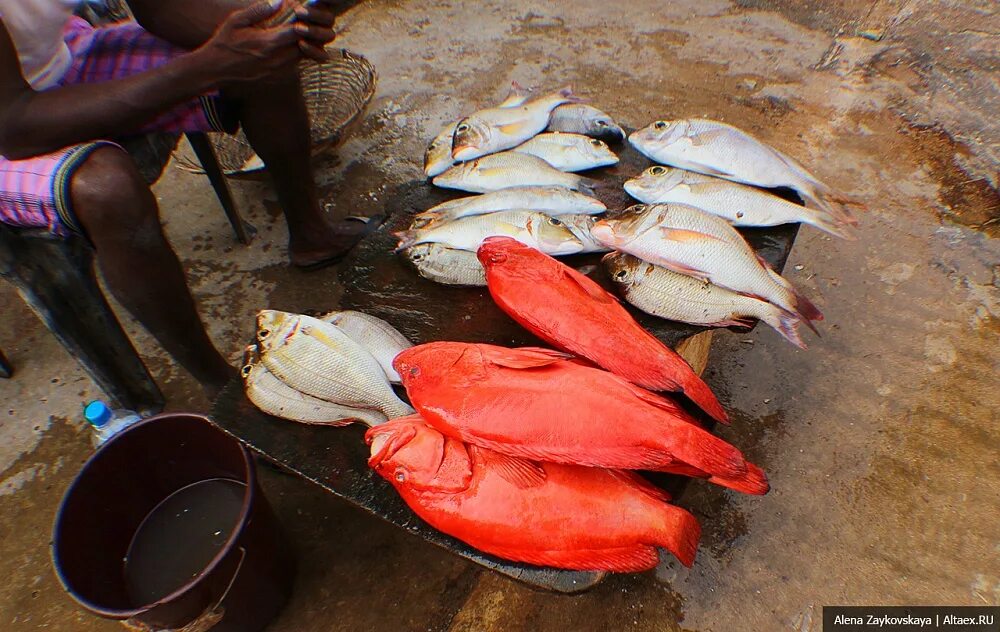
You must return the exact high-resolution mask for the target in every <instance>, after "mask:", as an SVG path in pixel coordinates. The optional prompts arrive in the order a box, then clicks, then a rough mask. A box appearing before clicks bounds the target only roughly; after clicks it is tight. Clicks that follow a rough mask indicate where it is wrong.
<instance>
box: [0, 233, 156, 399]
mask: <svg viewBox="0 0 1000 632" xmlns="http://www.w3.org/2000/svg"><path fill="white" fill-rule="evenodd" d="M3 232H4V234H3V235H0V242H2V243H0V250H4V251H5V252H4V253H3V254H4V255H5V257H6V256H12V258H11V259H8V260H7V261H5V263H6V265H5V266H0V269H2V270H3V272H4V276H6V277H7V278H8V279H10V281H11V282H13V283H14V285H15V286H16V287H17V289H18V292H19V293H20V294H21V297H22V298H23V299H24V300H25V302H26V303H27V304H28V305H29V306H30V307H31V308H32V309H33V310H34V311H35V313H36V314H38V316H39V317H40V318H41V319H42V321H43V322H44V323H45V325H46V326H47V327H48V328H49V331H51V332H52V333H53V334H54V335H55V336H56V338H58V339H59V342H61V343H62V344H63V346H64V347H66V349H67V350H68V351H69V352H70V354H71V355H72V356H73V357H74V358H76V359H77V361H79V362H80V364H81V365H82V366H83V368H84V369H86V371H87V373H89V374H90V376H91V377H92V378H93V379H94V381H95V382H96V383H97V385H98V386H99V387H100V388H101V390H103V391H104V392H105V393H106V394H107V395H108V397H109V399H110V400H111V402H112V404H113V405H114V406H116V407H123V408H129V409H132V410H135V411H138V412H142V413H153V412H158V411H160V410H162V409H163V403H164V400H163V394H162V393H161V392H160V389H159V387H157V385H156V383H155V382H154V381H153V378H152V377H151V376H150V374H149V371H148V370H147V369H146V366H145V365H144V364H143V362H142V360H141V359H140V358H139V354H138V353H136V351H135V347H133V346H132V343H131V341H130V340H129V339H128V336H127V335H126V334H125V332H124V331H123V330H122V328H121V325H120V324H119V322H118V319H117V318H116V317H115V314H114V312H113V311H111V307H110V306H109V305H108V303H107V301H106V300H105V298H104V294H103V293H102V292H101V288H100V286H99V285H98V284H97V279H96V278H95V275H94V269H93V251H92V250H91V249H90V247H89V246H88V245H87V244H86V243H85V242H84V240H82V239H78V238H71V239H67V240H62V239H52V238H51V237H46V238H40V237H34V238H31V237H22V236H17V235H14V236H11V234H10V233H8V232H7V231H3Z"/></svg>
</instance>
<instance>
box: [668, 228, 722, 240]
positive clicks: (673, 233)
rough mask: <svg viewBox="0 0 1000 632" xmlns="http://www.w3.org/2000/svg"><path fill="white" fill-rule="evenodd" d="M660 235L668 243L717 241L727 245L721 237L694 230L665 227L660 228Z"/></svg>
mask: <svg viewBox="0 0 1000 632" xmlns="http://www.w3.org/2000/svg"><path fill="white" fill-rule="evenodd" d="M660 235H662V236H663V238H664V239H669V240H670V241H676V242H679V243H693V242H699V241H705V242H707V241H719V242H722V243H729V242H727V241H726V240H725V239H722V238H721V237H716V236H715V235H709V234H708V233H702V232H698V231H696V230H687V229H684V228H668V227H666V226H661V227H660Z"/></svg>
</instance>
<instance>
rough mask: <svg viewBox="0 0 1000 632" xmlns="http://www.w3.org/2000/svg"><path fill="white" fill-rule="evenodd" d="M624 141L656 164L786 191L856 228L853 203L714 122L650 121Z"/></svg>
mask: <svg viewBox="0 0 1000 632" xmlns="http://www.w3.org/2000/svg"><path fill="white" fill-rule="evenodd" d="M629 142H630V143H632V145H633V146H634V147H635V148H636V149H638V150H639V151H640V152H642V153H643V154H645V155H646V156H648V157H649V158H650V159H651V160H655V161H656V162H659V163H662V164H666V165H671V166H673V167H680V168H681V169H687V170H689V171H697V172H699V173H704V174H708V175H711V176H716V177H719V178H725V179H726V180H732V181H734V182H742V183H744V184H752V185H756V186H761V187H772V188H773V187H789V188H792V189H794V190H795V191H796V192H797V193H799V195H801V196H802V198H803V199H805V200H806V202H807V203H810V204H812V205H814V206H815V207H817V208H820V209H823V210H825V211H826V212H827V213H829V214H830V215H832V216H833V217H834V218H836V219H837V221H839V222H841V223H844V224H849V225H852V226H856V225H857V220H856V219H855V218H854V216H853V215H852V214H851V212H850V210H849V208H848V207H849V206H861V204H860V203H859V202H857V201H855V200H852V199H850V198H848V197H846V196H844V195H841V194H839V193H837V192H835V191H833V190H832V189H831V188H830V187H829V186H827V185H826V184H824V183H822V182H820V181H819V180H818V179H817V178H816V176H814V175H812V174H811V173H809V171H807V170H806V168H805V167H803V166H802V165H801V164H799V163H798V162H796V161H795V160H793V159H792V158H789V157H788V156H786V155H785V154H783V153H781V152H780V151H778V150H777V149H775V148H773V147H771V146H769V145H767V144H765V143H763V142H761V141H759V140H758V139H756V138H754V137H753V136H751V135H750V134H747V133H746V132H744V131H742V130H740V129H737V128H735V127H733V126H732V125H726V124H725V123H720V122H718V121H710V120H707V119H681V120H677V121H656V122H655V123H653V124H652V125H649V126H648V127H645V128H643V129H641V130H638V131H636V132H633V133H632V135H631V136H629Z"/></svg>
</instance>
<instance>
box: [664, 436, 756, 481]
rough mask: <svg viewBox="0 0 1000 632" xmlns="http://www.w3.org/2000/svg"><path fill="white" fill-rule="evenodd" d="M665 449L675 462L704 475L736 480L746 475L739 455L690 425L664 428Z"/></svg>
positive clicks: (729, 447)
mask: <svg viewBox="0 0 1000 632" xmlns="http://www.w3.org/2000/svg"><path fill="white" fill-rule="evenodd" d="M667 432H668V436H669V445H667V446H666V448H665V449H666V450H669V452H670V453H671V454H673V455H674V456H675V457H676V459H677V460H679V461H682V462H683V463H687V464H688V465H691V466H694V467H696V468H698V469H699V470H701V471H703V472H705V474H707V475H708V476H720V477H722V478H737V477H740V476H743V475H744V474H745V473H746V469H747V462H746V460H745V459H744V458H743V454H742V453H741V452H740V451H739V450H737V449H736V448H735V447H733V446H732V445H730V444H728V443H726V442H725V441H724V440H722V439H720V438H719V437H716V436H715V435H713V434H712V433H710V432H708V431H706V430H704V429H702V428H699V427H698V426H696V425H694V424H688V423H685V424H684V425H683V427H674V428H673V429H668V430H667Z"/></svg>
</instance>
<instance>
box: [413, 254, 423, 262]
mask: <svg viewBox="0 0 1000 632" xmlns="http://www.w3.org/2000/svg"><path fill="white" fill-rule="evenodd" d="M410 260H411V261H423V260H424V253H422V252H415V253H413V254H412V255H410Z"/></svg>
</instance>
